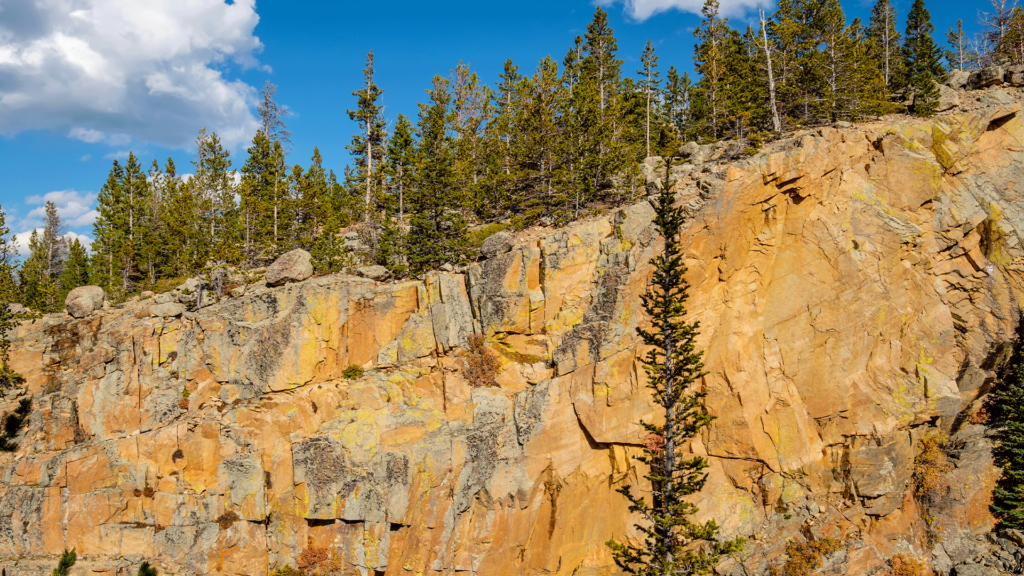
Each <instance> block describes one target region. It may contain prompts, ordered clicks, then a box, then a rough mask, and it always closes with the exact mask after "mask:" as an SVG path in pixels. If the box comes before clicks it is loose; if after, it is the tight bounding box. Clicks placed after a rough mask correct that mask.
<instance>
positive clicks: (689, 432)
mask: <svg viewBox="0 0 1024 576" xmlns="http://www.w3.org/2000/svg"><path fill="white" fill-rule="evenodd" d="M670 171H671V162H669V163H667V165H666V167H665V172H666V177H665V187H664V191H663V192H662V193H661V194H660V195H659V196H658V197H657V200H656V205H655V217H654V224H655V226H656V227H657V229H658V232H659V233H660V234H661V235H662V236H663V237H664V239H665V247H664V250H663V252H662V253H661V254H660V255H658V256H656V257H654V258H653V259H652V260H651V264H652V265H653V266H654V274H653V277H652V279H651V284H650V286H649V288H648V290H647V292H646V293H644V294H643V295H642V296H641V300H642V302H643V306H644V310H645V311H646V312H647V314H648V316H649V317H650V319H651V328H650V329H649V330H647V329H643V328H637V333H638V334H639V335H640V338H641V340H643V342H644V344H646V345H647V346H650V347H651V349H650V351H649V352H648V353H647V356H646V357H645V358H644V360H643V364H644V370H645V371H646V372H647V386H648V388H650V389H651V390H652V392H653V394H654V400H655V403H657V404H658V405H659V406H660V407H661V408H663V409H664V411H665V422H664V424H662V425H657V424H651V423H648V422H641V425H642V426H643V427H644V429H645V430H646V431H647V434H648V439H649V440H650V441H648V442H647V443H646V445H645V447H644V451H643V454H642V455H641V456H637V457H636V459H637V460H639V461H640V462H643V463H644V464H646V465H647V466H649V467H650V472H648V474H647V475H646V476H645V478H646V479H647V480H648V481H649V482H650V483H651V499H650V500H648V499H647V498H645V496H643V495H640V494H637V493H634V489H633V488H632V487H631V486H629V485H628V484H627V485H624V486H622V487H620V488H619V489H618V492H619V493H620V494H622V495H623V496H625V497H626V498H627V499H628V500H629V503H630V506H629V509H630V511H631V512H636V513H639V514H640V516H641V518H642V519H643V520H642V523H641V524H637V525H636V526H635V528H636V529H637V531H639V532H640V533H641V534H642V535H643V537H644V538H643V542H642V543H641V544H640V545H636V546H634V545H632V544H623V543H619V542H616V541H614V540H610V541H609V542H608V545H609V546H610V547H611V548H612V553H613V557H614V559H615V563H616V564H618V566H619V567H620V568H621V569H622V570H623V571H625V572H626V573H628V574H635V575H637V576H676V575H684V574H706V573H708V572H710V571H711V570H712V568H713V567H714V566H715V565H716V564H717V563H718V561H719V560H720V558H721V556H722V555H723V554H728V553H731V552H735V551H737V550H739V547H740V545H741V544H742V542H740V541H738V540H730V541H719V540H718V538H717V537H718V525H717V524H716V523H715V521H714V520H709V521H707V522H703V523H698V522H694V521H692V520H691V517H692V516H693V515H694V514H696V513H697V512H698V509H697V507H696V506H695V505H694V504H693V503H691V502H688V501H687V500H686V497H687V496H690V495H692V494H695V493H697V492H699V491H700V490H701V489H702V488H703V487H704V484H705V482H707V473H706V472H705V470H706V469H707V468H708V466H709V464H708V461H707V460H706V459H705V458H703V457H701V456H693V457H692V458H686V457H684V455H683V453H682V452H681V450H682V448H683V446H682V445H683V443H684V442H685V441H686V440H689V439H691V438H694V437H696V436H697V434H698V433H700V431H701V430H702V429H703V428H704V427H705V426H707V425H708V424H710V423H711V421H712V420H713V419H714V418H713V417H712V416H711V415H710V414H708V412H707V409H706V408H705V407H704V402H703V400H704V397H705V395H706V394H705V393H704V392H702V391H700V390H697V389H696V384H697V382H698V380H700V378H701V377H703V376H704V375H705V374H706V372H704V363H703V361H702V359H701V357H702V356H703V352H701V351H700V350H697V346H696V339H697V336H698V334H699V329H700V323H699V322H696V321H692V322H688V321H686V320H685V317H686V299H687V296H688V291H689V283H687V281H686V277H685V276H686V265H685V264H684V263H683V248H682V246H681V245H680V242H679V233H680V229H681V228H682V226H683V223H684V221H685V212H684V210H683V209H682V208H679V207H676V206H675V205H674V203H675V195H674V194H673V193H672V192H671V188H672V185H671V184H672V183H671V181H670V180H669V174H670Z"/></svg>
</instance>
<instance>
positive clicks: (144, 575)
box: [138, 562, 159, 576]
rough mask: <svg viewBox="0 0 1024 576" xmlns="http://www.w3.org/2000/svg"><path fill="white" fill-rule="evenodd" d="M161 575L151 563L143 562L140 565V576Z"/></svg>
mask: <svg viewBox="0 0 1024 576" xmlns="http://www.w3.org/2000/svg"><path fill="white" fill-rule="evenodd" d="M158 574H159V573H158V572H157V569H156V568H155V567H154V566H151V565H150V564H149V562H143V563H142V564H141V565H139V571H138V576H157V575H158Z"/></svg>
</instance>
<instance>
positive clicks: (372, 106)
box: [347, 50, 386, 222]
mask: <svg viewBox="0 0 1024 576" xmlns="http://www.w3.org/2000/svg"><path fill="white" fill-rule="evenodd" d="M373 75H374V69H373V51H372V50H371V51H370V52H369V53H367V54H366V68H363V87H362V88H361V89H359V90H356V91H355V92H353V93H352V95H353V96H355V97H356V99H357V100H356V109H355V110H349V111H348V117H349V119H350V120H353V121H355V122H356V124H358V125H359V132H358V133H356V134H355V135H354V136H352V143H351V144H349V145H348V146H347V148H348V150H349V152H351V153H352V155H353V156H354V157H355V163H356V171H357V174H358V176H359V181H360V182H359V185H360V186H361V187H362V189H363V190H362V191H363V197H364V202H363V219H364V220H366V221H367V222H369V221H370V215H371V212H372V206H371V202H372V199H373V179H374V159H377V160H378V161H379V160H381V156H382V153H381V152H382V145H383V142H384V140H385V134H384V131H385V126H386V124H385V122H384V118H383V112H384V107H383V106H382V105H381V104H380V103H378V100H380V97H381V95H382V94H384V90H382V89H380V88H379V87H378V86H377V84H376V82H375V81H374V79H373Z"/></svg>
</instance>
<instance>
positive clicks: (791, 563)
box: [768, 538, 840, 576]
mask: <svg viewBox="0 0 1024 576" xmlns="http://www.w3.org/2000/svg"><path fill="white" fill-rule="evenodd" d="M839 548H840V543H839V541H838V540H836V539H835V538H822V539H821V540H811V541H808V542H796V541H792V542H789V543H788V544H786V556H787V558H786V562H785V563H784V564H783V565H782V566H772V567H771V569H770V570H769V571H768V572H769V574H771V576H809V575H810V574H812V573H813V572H814V571H815V570H817V569H818V568H821V567H822V565H823V564H824V563H825V561H824V557H825V556H828V555H829V554H832V553H834V552H837V551H839Z"/></svg>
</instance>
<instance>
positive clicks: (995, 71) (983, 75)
mask: <svg viewBox="0 0 1024 576" xmlns="http://www.w3.org/2000/svg"><path fill="white" fill-rule="evenodd" d="M1002 83H1003V69H1002V68H1001V67H999V66H987V67H985V68H981V69H978V70H975V71H973V72H971V76H970V78H968V79H967V86H968V87H969V88H970V89H971V90H977V89H979V88H988V87H989V86H998V85H1000V84H1002Z"/></svg>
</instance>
